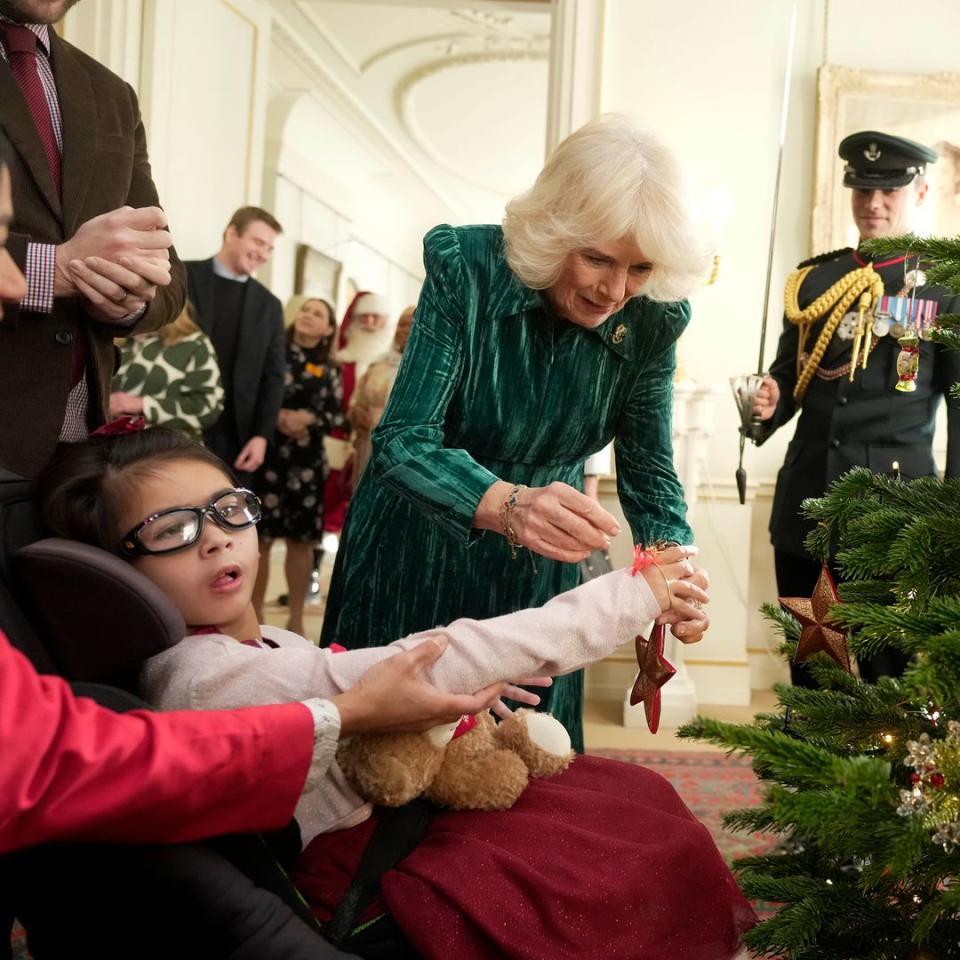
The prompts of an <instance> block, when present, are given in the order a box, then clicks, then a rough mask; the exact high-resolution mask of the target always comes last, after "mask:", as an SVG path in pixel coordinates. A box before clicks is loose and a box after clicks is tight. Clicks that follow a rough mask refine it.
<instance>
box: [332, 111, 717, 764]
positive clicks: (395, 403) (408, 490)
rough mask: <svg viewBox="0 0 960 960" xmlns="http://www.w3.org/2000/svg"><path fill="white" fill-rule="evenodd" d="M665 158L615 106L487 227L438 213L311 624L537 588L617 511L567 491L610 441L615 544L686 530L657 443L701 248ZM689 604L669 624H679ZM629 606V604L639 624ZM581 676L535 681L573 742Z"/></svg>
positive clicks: (415, 623)
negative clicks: (416, 296)
mask: <svg viewBox="0 0 960 960" xmlns="http://www.w3.org/2000/svg"><path fill="white" fill-rule="evenodd" d="M700 250H701V248H700V245H699V244H698V242H697V237H696V235H695V233H694V230H693V227H692V224H691V222H690V220H689V219H688V217H687V216H686V213H685V208H684V204H683V202H682V195H681V189H680V182H679V176H678V173H677V171H676V166H675V163H674V161H673V159H672V157H671V156H670V154H669V153H668V152H667V150H666V149H665V148H664V147H663V146H662V145H661V144H660V143H659V142H657V141H656V140H655V139H654V138H652V137H650V136H649V135H647V134H644V133H642V132H640V131H638V130H637V129H636V128H635V126H634V125H633V124H632V123H631V122H630V121H629V120H627V119H626V118H624V117H618V116H605V117H600V118H598V119H597V120H595V121H593V122H592V123H590V124H587V126H585V127H583V128H582V129H581V130H579V131H577V132H576V133H574V134H573V135H572V136H570V137H568V138H567V140H565V141H564V142H563V143H562V144H561V145H560V146H559V147H558V148H557V149H556V150H555V151H554V153H553V154H552V155H551V157H550V158H549V159H548V161H547V164H546V166H545V167H544V169H543V171H542V172H541V174H540V176H539V177H538V178H537V182H536V184H535V185H534V187H533V188H532V190H530V191H529V192H528V193H527V194H524V195H523V196H520V197H518V198H516V199H515V200H513V201H512V202H511V203H510V204H508V206H507V213H506V218H505V220H504V224H503V227H502V228H501V227H498V226H469V227H458V228H455V227H450V226H446V225H444V226H439V227H436V228H435V229H433V230H431V231H430V233H428V234H427V237H426V240H425V242H424V265H425V267H426V280H425V281H424V286H423V290H422V292H421V294H420V301H419V303H418V305H417V312H416V320H415V322H414V324H413V332H412V334H411V337H410V342H409V345H408V346H407V350H406V352H405V354H404V358H403V362H402V364H401V365H400V370H399V373H398V375H397V381H396V385H395V386H394V389H393V392H392V394H391V396H390V400H389V403H388V405H387V409H386V411H385V412H384V415H383V419H382V420H381V421H380V425H379V426H378V427H377V429H376V430H375V431H374V434H373V458H372V460H371V461H370V466H369V467H368V468H367V470H366V472H365V473H364V475H363V477H362V479H361V481H360V484H359V486H358V487H357V490H356V492H355V494H354V497H353V502H352V503H351V505H350V511H349V513H348V515H347V522H346V525H345V527H344V531H343V536H342V540H341V544H340V549H339V551H338V555H337V562H336V567H335V570H334V575H333V581H332V583H331V587H330V593H329V596H328V599H327V608H326V614H325V617H324V625H323V635H322V638H321V641H322V642H323V643H324V644H328V643H330V642H333V641H336V642H337V643H341V644H343V645H344V646H346V647H348V648H353V647H365V646H373V645H375V644H382V643H387V642H389V641H390V640H391V639H392V638H395V637H402V636H404V635H405V634H407V633H410V632H412V631H415V630H422V629H426V628H429V627H432V626H434V625H436V624H438V623H449V622H450V621H452V620H455V619H456V618H457V617H475V618H484V617H493V616H497V615H498V614H504V613H510V612H512V611H514V610H519V609H522V608H523V607H530V606H540V605H541V604H543V603H545V602H546V601H547V600H548V599H550V598H551V597H553V596H554V595H556V594H558V593H560V592H562V591H564V590H568V589H570V588H571V587H573V586H575V585H576V584H577V582H578V578H579V569H578V566H577V563H578V561H580V560H582V559H584V558H585V557H586V556H587V555H588V554H589V552H590V550H591V549H592V548H598V547H603V546H605V545H606V544H607V542H608V538H610V537H612V536H614V535H615V534H616V533H617V531H618V530H619V525H618V524H617V521H616V520H615V519H614V518H613V516H611V515H610V514H609V513H608V512H607V511H606V510H604V509H603V508H602V507H601V506H600V505H599V504H597V503H596V502H595V501H593V500H591V499H590V498H589V497H587V496H585V495H584V494H583V493H582V492H581V491H582V488H583V464H584V461H585V459H586V458H587V457H588V456H589V455H590V454H592V453H594V452H595V451H597V450H599V449H600V448H601V447H603V446H605V445H606V444H607V443H609V442H610V441H611V440H613V441H614V444H615V450H616V462H617V484H618V491H619V495H620V503H621V506H622V507H623V511H624V514H625V515H626V518H627V521H628V522H629V524H630V527H631V530H632V533H633V538H634V541H635V542H636V543H643V544H652V543H654V542H656V541H660V540H676V541H679V542H681V543H686V542H689V541H690V539H691V530H690V528H689V526H688V525H687V523H686V520H685V513H686V505H685V503H684V498H683V488H682V487H681V485H680V481H679V480H678V478H677V474H676V471H675V469H674V465H673V447H672V442H671V428H672V423H671V421H672V416H671V410H672V399H673V372H674V367H675V360H674V353H675V349H674V348H675V344H676V341H677V338H678V337H679V336H680V334H681V333H682V332H683V330H684V328H685V327H686V325H687V321H688V320H689V317H690V308H689V305H688V304H687V303H686V302H685V301H684V300H683V298H684V296H686V294H687V293H688V292H689V291H690V290H691V289H692V288H693V286H694V285H695V284H696V283H698V282H699V281H700V280H701V279H702V278H703V277H704V275H705V273H706V268H707V263H708V258H707V256H706V255H705V252H699V251H700ZM706 625H707V620H706V618H705V616H704V617H701V618H700V619H698V620H697V621H688V622H685V623H683V624H679V625H677V626H676V627H674V628H673V629H674V632H675V633H677V635H678V636H679V637H680V638H681V639H683V640H685V641H691V640H696V639H699V637H700V636H701V635H702V632H703V630H704V629H705V628H706ZM642 626H643V625H642V624H637V627H638V630H639V629H640V628H641V627H642ZM582 689H583V678H582V674H581V673H576V674H569V675H567V676H563V677H559V678H557V680H556V681H555V683H554V685H553V687H552V688H551V690H550V691H549V695H548V696H546V697H544V704H543V706H544V707H545V708H547V709H549V710H550V711H551V712H552V713H553V714H554V715H555V716H556V717H557V718H558V719H559V720H560V721H561V722H562V723H563V724H564V725H565V726H566V727H567V729H568V730H569V731H570V733H571V736H572V737H573V740H574V743H575V745H576V746H577V748H578V749H582V745H583V741H582V727H581V707H582Z"/></svg>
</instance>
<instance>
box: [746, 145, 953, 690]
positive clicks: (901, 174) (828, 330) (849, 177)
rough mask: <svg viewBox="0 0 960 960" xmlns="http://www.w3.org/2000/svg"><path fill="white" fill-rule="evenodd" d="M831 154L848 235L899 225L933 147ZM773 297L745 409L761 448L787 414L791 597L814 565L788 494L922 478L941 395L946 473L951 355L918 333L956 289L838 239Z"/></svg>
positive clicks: (869, 663) (777, 512)
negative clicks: (909, 359) (764, 358)
mask: <svg viewBox="0 0 960 960" xmlns="http://www.w3.org/2000/svg"><path fill="white" fill-rule="evenodd" d="M839 154H840V157H841V158H842V159H843V160H844V161H845V165H844V174H843V184H844V186H845V187H849V188H850V190H851V208H852V213H853V219H854V222H855V223H856V226H857V229H858V231H859V233H860V241H861V244H862V242H863V241H864V240H868V239H872V238H875V237H886V236H900V235H903V234H908V233H910V232H911V231H912V229H913V223H914V218H915V215H916V213H917V210H918V209H919V208H920V207H921V206H922V204H923V203H924V200H925V199H926V195H927V183H926V180H925V176H924V174H925V171H926V167H927V165H928V164H931V163H934V162H935V161H936V159H937V155H936V153H934V151H932V150H930V149H929V148H928V147H925V146H923V145H922V144H919V143H915V142H914V141H912V140H907V139H905V138H903V137H895V136H890V135H888V134H884V133H877V132H875V131H865V132H862V133H854V134H851V135H850V136H848V137H846V138H845V139H844V140H843V141H841V143H840V147H839ZM785 301H786V314H785V316H784V323H783V333H782V334H781V336H780V342H779V346H778V349H777V356H776V359H775V360H774V362H773V365H772V366H771V367H770V373H769V374H768V375H767V376H766V377H765V378H764V382H763V386H762V387H761V388H760V389H759V391H758V393H757V400H756V404H755V407H754V412H755V413H756V414H757V415H758V416H759V417H760V419H761V421H762V424H761V427H760V429H759V430H758V434H759V436H758V437H757V441H758V443H762V442H763V441H764V440H766V439H767V438H768V437H769V436H770V435H771V434H772V433H773V432H774V431H775V430H776V429H777V428H779V427H781V426H783V425H784V424H785V423H787V422H788V421H789V420H790V419H791V418H792V417H793V415H794V413H796V412H797V411H798V410H799V411H800V418H799V420H798V422H797V426H796V431H795V433H794V436H793V439H792V440H791V441H790V445H789V446H788V448H787V454H786V458H785V460H784V464H783V467H782V468H781V470H780V472H779V474H778V476H777V486H776V492H775V494H774V498H773V509H772V512H771V517H770V535H771V542H772V543H773V547H774V558H775V563H776V575H777V591H778V594H779V596H782V597H783V596H786V597H800V596H810V595H811V594H812V593H813V588H814V585H815V583H816V581H817V577H818V574H819V571H820V565H819V563H818V562H816V561H815V560H814V559H813V558H812V557H811V556H810V554H809V553H808V552H807V550H806V548H805V546H804V539H805V537H806V536H807V534H808V533H809V532H810V530H811V529H812V528H813V522H812V521H810V520H808V519H807V518H806V517H804V516H802V515H801V510H800V505H801V503H802V502H803V501H804V500H805V499H806V498H807V497H820V496H823V494H824V492H825V490H826V488H827V486H828V485H829V484H830V483H831V482H832V481H834V480H836V479H837V478H838V477H839V476H841V475H842V474H844V473H846V472H847V471H848V470H850V469H852V468H853V467H858V466H860V467H869V468H870V469H871V470H873V471H874V472H875V473H889V474H892V475H897V476H900V477H902V478H903V479H904V480H910V479H914V478H916V477H924V476H932V475H934V474H935V473H936V467H935V464H934V458H933V434H934V421H935V416H936V411H937V407H938V406H939V404H940V399H941V397H942V398H943V399H944V400H945V401H946V403H947V418H948V419H947V423H948V429H949V435H948V444H947V465H946V473H947V476H948V477H949V476H955V475H958V474H960V415H958V410H960V403H958V402H957V401H955V400H951V399H950V395H949V391H950V387H951V385H952V384H953V383H954V382H955V381H957V380H960V355H958V354H955V353H951V352H950V351H948V350H946V348H944V347H942V346H940V345H938V344H934V343H931V342H930V341H929V339H928V338H929V334H930V330H931V328H932V326H933V324H934V321H935V318H936V316H937V313H938V312H950V313H952V312H954V311H955V310H957V309H958V307H960V298H955V297H952V296H951V295H950V294H949V293H948V292H947V291H946V290H945V289H944V288H943V287H940V286H931V285H925V283H924V278H923V273H922V269H919V268H918V263H917V258H915V257H906V256H904V255H902V254H901V255H893V256H882V257H871V256H870V255H869V254H867V253H866V252H865V251H863V250H860V249H856V250H855V249H853V248H850V247H848V248H846V249H843V250H835V251H833V252H831V253H826V254H822V255H821V256H818V257H814V258H812V259H811V260H806V261H804V262H803V263H801V264H800V265H799V269H798V270H797V271H796V272H795V273H793V274H791V275H790V277H789V278H788V279H787V289H786V297H785ZM861 304H862V305H863V309H862V310H861ZM911 333H913V334H916V335H917V337H918V339H919V368H918V370H917V371H916V374H915V376H913V377H912V378H910V377H898V373H897V357H898V355H899V354H900V351H901V343H900V342H899V340H900V338H901V337H905V335H906V336H909V335H910V334H911ZM911 343H912V341H911ZM905 662H906V661H905V659H904V657H903V655H902V654H900V653H899V652H897V651H894V650H889V649H888V650H885V651H882V652H881V653H879V654H878V655H876V656H875V657H871V658H869V659H861V660H860V672H861V675H862V676H863V677H864V678H865V679H868V680H875V679H876V678H877V677H878V676H883V675H893V676H896V675H899V674H900V673H901V672H902V671H903V667H904V665H905ZM791 673H792V675H793V681H794V683H800V684H803V685H809V683H810V681H809V677H808V675H807V672H806V668H805V667H802V666H801V667H797V666H793V665H792V666H791Z"/></svg>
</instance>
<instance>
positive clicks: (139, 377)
mask: <svg viewBox="0 0 960 960" xmlns="http://www.w3.org/2000/svg"><path fill="white" fill-rule="evenodd" d="M222 412H223V383H222V382H221V380H220V367H219V366H218V364H217V355H216V353H214V350H213V344H211V343H210V339H209V338H208V337H207V335H206V334H205V333H204V332H203V331H202V330H201V329H200V327H199V326H198V324H197V318H196V314H195V313H194V309H193V305H192V304H190V303H188V304H187V305H186V306H185V307H184V308H183V311H182V312H181V314H180V316H179V317H177V319H176V320H174V322H173V323H170V324H167V326H165V327H161V328H160V329H159V330H158V331H157V332H156V333H140V334H136V335H135V336H132V337H128V338H127V339H126V340H125V341H124V342H123V346H122V347H121V354H120V367H119V369H118V370H117V372H116V373H115V374H114V377H113V393H111V394H110V415H111V416H113V417H117V416H120V415H121V414H125V413H126V414H131V415H134V416H136V415H138V414H139V415H142V416H143V418H144V419H145V420H146V421H147V423H149V424H150V425H151V426H157V425H159V424H162V425H163V426H165V427H170V428H171V429H173V430H180V431H181V432H183V433H187V434H190V436H192V437H194V438H195V439H196V440H200V441H201V442H202V439H203V437H202V432H203V431H204V430H205V429H206V428H207V427H212V426H213V425H214V424H215V423H216V422H217V418H218V417H219V416H220V414H221V413H222Z"/></svg>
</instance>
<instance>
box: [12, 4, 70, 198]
mask: <svg viewBox="0 0 960 960" xmlns="http://www.w3.org/2000/svg"><path fill="white" fill-rule="evenodd" d="M0 34H2V35H3V44H4V47H5V48H6V51H7V58H8V59H9V61H10V72H11V73H12V74H13V79H14V80H16V81H17V85H18V86H19V87H20V91H21V92H22V93H23V98H24V100H26V101H27V106H28V107H29V108H30V113H31V115H32V116H33V122H34V124H36V127H37V133H38V134H40V140H41V142H42V143H43V149H44V151H45V152H46V154H47V163H48V164H50V175H51V176H52V177H53V183H54V186H55V187H56V189H57V194H59V193H60V149H59V148H58V146H57V137H56V134H55V133H54V129H53V117H51V116H50V105H49V104H48V103H47V96H46V94H45V93H44V89H43V81H42V80H41V79H40V75H39V73H37V37H36V34H34V33H33V31H32V30H28V29H27V28H26V27H21V26H20V25H19V24H16V23H0Z"/></svg>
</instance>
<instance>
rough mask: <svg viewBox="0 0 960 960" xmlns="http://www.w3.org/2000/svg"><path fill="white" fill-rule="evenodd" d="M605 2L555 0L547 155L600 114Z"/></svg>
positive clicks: (548, 99) (548, 104) (551, 46)
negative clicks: (565, 138) (569, 135)
mask: <svg viewBox="0 0 960 960" xmlns="http://www.w3.org/2000/svg"><path fill="white" fill-rule="evenodd" d="M605 7H606V0H555V2H554V5H553V29H552V31H551V35H552V42H551V45H550V87H549V91H548V93H547V144H546V147H547V153H549V152H550V151H551V150H552V149H553V148H554V147H555V146H556V145H557V144H558V143H559V142H560V141H561V140H563V139H564V137H566V136H567V135H568V134H570V133H572V132H573V131H574V130H576V129H577V128H578V127H582V126H583V124H585V123H586V122H587V121H588V120H592V119H593V118H594V117H595V116H596V115H597V114H598V113H599V112H600V68H601V65H602V54H603V17H604V10H605Z"/></svg>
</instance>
